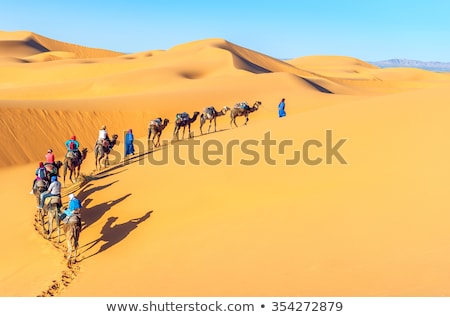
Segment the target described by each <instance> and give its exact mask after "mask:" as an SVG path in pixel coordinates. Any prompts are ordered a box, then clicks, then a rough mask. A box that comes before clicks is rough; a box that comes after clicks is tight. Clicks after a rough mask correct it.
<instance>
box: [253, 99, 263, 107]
mask: <svg viewBox="0 0 450 317" xmlns="http://www.w3.org/2000/svg"><path fill="white" fill-rule="evenodd" d="M261 105H262V103H261V101H255V103H254V104H253V107H255V108H256V109H258V108H259V107H260V106H261Z"/></svg>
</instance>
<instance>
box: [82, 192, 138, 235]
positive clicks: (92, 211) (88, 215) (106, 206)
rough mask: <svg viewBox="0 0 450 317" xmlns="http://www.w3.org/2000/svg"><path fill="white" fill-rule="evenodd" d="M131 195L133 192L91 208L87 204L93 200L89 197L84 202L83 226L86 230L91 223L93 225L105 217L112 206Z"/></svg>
mask: <svg viewBox="0 0 450 317" xmlns="http://www.w3.org/2000/svg"><path fill="white" fill-rule="evenodd" d="M129 196H131V194H126V195H125V196H123V197H120V198H118V199H116V200H110V201H107V202H104V203H101V204H98V205H95V206H93V207H91V208H87V205H89V204H90V203H91V202H92V200H91V199H87V200H86V201H85V202H84V206H83V214H82V219H83V228H82V229H83V230H85V229H86V228H87V227H89V226H90V225H92V224H93V223H95V222H96V221H98V220H99V219H100V218H101V217H103V215H104V214H105V213H106V212H107V211H108V210H110V209H111V208H112V207H114V206H115V205H117V204H119V203H120V202H122V201H124V200H125V199H126V198H128V197H129Z"/></svg>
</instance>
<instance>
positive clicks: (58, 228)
mask: <svg viewBox="0 0 450 317" xmlns="http://www.w3.org/2000/svg"><path fill="white" fill-rule="evenodd" d="M55 208H56V209H55V220H56V228H57V231H58V243H60V242H61V228H60V222H59V214H58V207H57V206H55Z"/></svg>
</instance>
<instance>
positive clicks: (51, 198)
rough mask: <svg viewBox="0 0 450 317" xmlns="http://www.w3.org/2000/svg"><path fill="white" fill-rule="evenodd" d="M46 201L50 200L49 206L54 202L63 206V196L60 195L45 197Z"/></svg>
mask: <svg viewBox="0 0 450 317" xmlns="http://www.w3.org/2000/svg"><path fill="white" fill-rule="evenodd" d="M45 201H46V202H48V203H47V206H48V205H53V204H57V205H58V206H61V197H58V196H52V197H47V198H46V199H45Z"/></svg>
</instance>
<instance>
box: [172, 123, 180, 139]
mask: <svg viewBox="0 0 450 317" xmlns="http://www.w3.org/2000/svg"><path fill="white" fill-rule="evenodd" d="M178 131H179V128H178V126H177V124H176V123H175V129H174V130H173V139H175V136H176V137H177V140H178Z"/></svg>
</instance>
